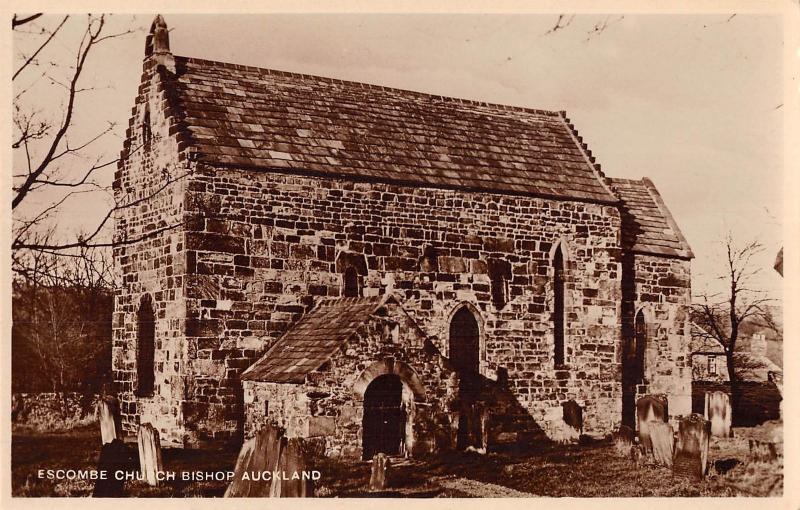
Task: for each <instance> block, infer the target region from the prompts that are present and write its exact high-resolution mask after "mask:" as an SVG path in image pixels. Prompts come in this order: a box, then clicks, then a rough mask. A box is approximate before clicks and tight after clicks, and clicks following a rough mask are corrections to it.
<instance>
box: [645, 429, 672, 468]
mask: <svg viewBox="0 0 800 510" xmlns="http://www.w3.org/2000/svg"><path fill="white" fill-rule="evenodd" d="M650 442H651V444H652V446H653V460H655V461H656V463H657V464H661V465H662V466H667V467H672V456H673V449H674V446H675V431H674V430H673V429H672V425H670V424H669V423H664V422H660V421H655V422H651V423H650Z"/></svg>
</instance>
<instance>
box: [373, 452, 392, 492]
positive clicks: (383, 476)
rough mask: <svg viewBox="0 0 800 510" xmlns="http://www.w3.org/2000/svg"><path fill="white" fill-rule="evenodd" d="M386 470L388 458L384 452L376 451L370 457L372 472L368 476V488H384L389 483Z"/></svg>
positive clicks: (379, 489) (377, 489) (376, 489)
mask: <svg viewBox="0 0 800 510" xmlns="http://www.w3.org/2000/svg"><path fill="white" fill-rule="evenodd" d="M388 470H389V458H388V457H387V456H386V454H385V453H376V454H375V455H374V456H373V457H372V473H371V474H370V477H369V490H371V491H382V490H386V487H388V485H389V481H388V473H387V471H388Z"/></svg>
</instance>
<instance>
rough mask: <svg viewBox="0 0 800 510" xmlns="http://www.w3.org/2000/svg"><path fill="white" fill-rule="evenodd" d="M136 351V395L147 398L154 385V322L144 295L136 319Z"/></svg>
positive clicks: (153, 314)
mask: <svg viewBox="0 0 800 510" xmlns="http://www.w3.org/2000/svg"><path fill="white" fill-rule="evenodd" d="M136 323H137V342H136V343H137V348H136V349H137V350H136V376H137V377H136V380H137V386H136V394H137V395H138V396H140V397H147V396H151V395H152V394H153V389H154V385H155V349H156V347H155V336H156V334H155V333H156V322H155V313H154V312H153V303H152V300H151V299H150V296H149V295H147V294H145V295H144V296H143V297H142V300H141V302H140V304H139V311H138V313H137V317H136Z"/></svg>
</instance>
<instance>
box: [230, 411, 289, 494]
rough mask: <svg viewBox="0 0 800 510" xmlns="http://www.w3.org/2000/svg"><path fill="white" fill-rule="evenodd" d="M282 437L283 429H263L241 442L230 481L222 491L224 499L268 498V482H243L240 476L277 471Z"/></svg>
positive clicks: (269, 426)
mask: <svg viewBox="0 0 800 510" xmlns="http://www.w3.org/2000/svg"><path fill="white" fill-rule="evenodd" d="M282 437H283V429H280V428H278V427H274V426H271V425H266V426H264V427H263V428H262V429H261V430H260V431H259V432H258V433H257V434H256V435H255V436H253V437H251V438H250V439H248V440H247V441H245V442H244V444H243V445H242V449H241V450H240V451H239V456H238V457H237V459H236V467H235V468H234V474H233V480H232V481H231V483H230V485H228V488H227V489H226V490H225V497H226V498H237V497H238V498H247V497H251V498H254V497H262V498H263V497H268V496H269V495H270V491H271V489H272V481H271V480H243V474H244V473H248V474H250V473H254V472H258V473H261V472H263V471H270V472H272V471H275V470H277V468H278V461H279V459H280V453H281V438H282Z"/></svg>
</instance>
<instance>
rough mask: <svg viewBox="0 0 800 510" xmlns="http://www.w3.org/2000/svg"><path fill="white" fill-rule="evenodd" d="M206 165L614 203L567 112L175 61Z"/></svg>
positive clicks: (189, 124)
mask: <svg viewBox="0 0 800 510" xmlns="http://www.w3.org/2000/svg"><path fill="white" fill-rule="evenodd" d="M168 82H169V83H170V84H171V85H168V86H169V87H170V88H171V89H172V94H171V95H172V96H173V97H174V98H175V99H177V105H178V108H179V110H180V115H181V123H182V125H183V127H184V130H185V133H186V134H188V138H189V144H190V145H191V146H192V147H193V148H194V149H195V150H196V152H197V157H198V159H199V160H200V161H203V162H206V163H209V164H212V165H226V166H232V167H243V168H254V169H263V170H272V171H275V170H278V171H285V172H298V173H307V174H311V175H321V176H326V177H336V178H347V179H353V180H364V181H370V182H374V181H379V182H390V183H400V184H409V185H417V186H427V187H444V188H456V189H466V190H471V191H479V192H498V193H513V194H527V195H534V196H543V197H552V198H562V199H574V200H581V201H590V202H599V203H609V204H616V203H618V202H619V200H618V199H617V197H615V196H614V195H613V194H612V193H611V191H610V189H609V188H608V187H607V185H606V184H605V182H604V181H603V175H602V173H601V172H600V170H599V165H595V164H594V158H593V157H592V156H591V151H589V150H588V149H587V148H586V145H585V144H583V143H582V139H581V137H580V136H578V134H577V132H576V131H575V129H574V127H573V126H572V124H570V123H569V120H568V119H567V118H566V116H565V114H564V113H563V112H554V111H545V110H534V109H528V108H521V107H511V106H503V105H496V104H489V103H482V102H477V101H468V100H462V99H456V98H450V97H442V96H436V95H430V94H423V93H419V92H411V91H407V90H400V89H394V88H388V87H382V86H375V85H368V84H364V83H358V82H351V81H343V80H338V79H331V78H322V77H318V76H310V75H304V74H296V73H289V72H282V71H274V70H270V69H260V68H256V67H249V66H243V65H236V64H227V63H222V62H212V61H208V60H201V59H196V58H187V57H177V56H176V57H175V74H174V75H170V77H169V78H168Z"/></svg>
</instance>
